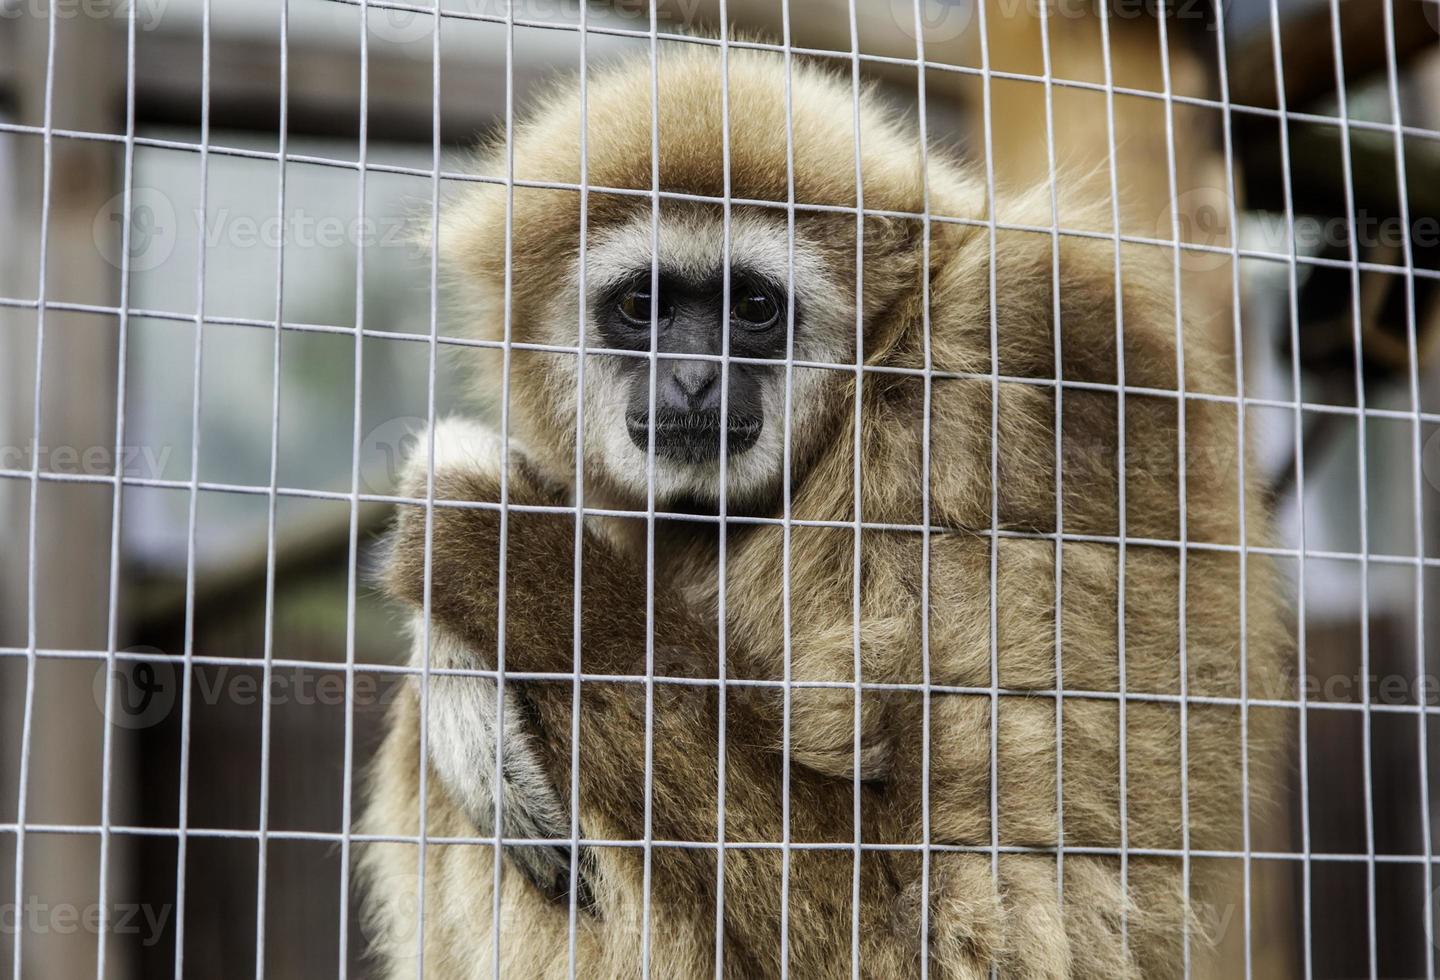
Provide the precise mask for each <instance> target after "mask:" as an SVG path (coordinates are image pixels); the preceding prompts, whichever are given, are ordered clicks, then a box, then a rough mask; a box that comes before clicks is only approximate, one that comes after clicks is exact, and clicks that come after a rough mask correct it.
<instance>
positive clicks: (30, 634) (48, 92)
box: [11, 2, 57, 980]
mask: <svg viewBox="0 0 1440 980" xmlns="http://www.w3.org/2000/svg"><path fill="white" fill-rule="evenodd" d="M56 9H57V5H56V4H55V3H53V2H52V3H51V4H50V8H49V11H48V14H49V22H48V25H47V31H46V39H45V119H44V136H43V139H44V144H43V148H42V151H41V152H42V154H43V162H42V164H41V171H42V178H41V184H42V186H41V191H40V258H39V274H38V275H39V281H38V283H37V286H36V294H35V296H36V302H35V401H34V412H35V417H34V419H32V421H31V425H32V428H31V436H30V449H31V452H30V527H29V530H28V534H27V541H26V557H25V580H26V584H27V586H28V588H27V589H26V596H25V619H26V636H25V713H24V717H23V719H22V721H21V723H20V773H19V780H20V786H19V790H18V792H17V795H16V803H15V908H16V909H17V910H18V909H21V908H24V898H25V896H24V891H25V838H26V832H25V820H26V813H27V810H28V804H29V787H30V742H31V738H32V735H33V732H34V722H35V666H36V662H37V660H38V659H39V656H38V653H37V642H36V640H37V622H38V620H37V611H36V605H37V600H38V595H37V591H36V586H35V581H36V567H37V560H36V559H37V550H36V543H37V542H36V530H35V528H36V521H37V518H38V516H39V501H40V415H41V412H40V409H41V396H42V395H43V393H44V377H45V375H44V370H45V301H46V290H45V280H46V270H47V269H48V267H49V257H50V187H51V177H52V170H53V157H54V146H53V142H54V138H55V133H54V125H55V122H54V120H55V35H56ZM24 937H25V930H24V929H21V928H18V927H17V928H16V929H15V944H14V947H13V948H12V950H11V953H12V956H13V959H14V963H13V968H14V974H15V980H20V973H21V970H20V968H21V965H22V964H23V962H24V953H23V940H24Z"/></svg>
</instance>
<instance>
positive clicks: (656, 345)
mask: <svg viewBox="0 0 1440 980" xmlns="http://www.w3.org/2000/svg"><path fill="white" fill-rule="evenodd" d="M657 2H658V0H650V378H649V384H650V390H649V393H648V397H649V410H650V414H649V419H650V431H649V434H648V435H647V436H646V440H645V839H644V862H645V866H644V870H643V890H644V895H643V896H642V905H641V913H640V929H641V933H640V975H641V977H643V978H644V980H649V978H650V886H651V877H652V875H653V871H654V867H653V866H654V860H653V858H654V855H653V853H652V852H653V850H654V817H655V814H654V808H655V807H654V803H655V429H656V428H657V426H656V421H657V418H656V415H655V383H656V372H657V369H658V367H659V361H660V359H659V356H658V354H659V350H660V41H659V31H660V24H659V16H660V15H659V10H658V7H657Z"/></svg>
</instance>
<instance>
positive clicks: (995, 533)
mask: <svg viewBox="0 0 1440 980" xmlns="http://www.w3.org/2000/svg"><path fill="white" fill-rule="evenodd" d="M1407 417H1408V416H1407ZM0 479H16V481H36V479H37V481H39V482H53V484H95V485H105V486H114V485H115V476H114V475H105V473H52V472H45V471H42V472H40V473H37V475H35V473H32V472H29V471H23V469H6V468H0ZM124 485H125V486H148V488H154V489H174V491H189V489H192V486H196V488H199V489H203V491H210V492H220V494H245V495H255V496H269V495H271V494H275V495H276V496H288V498H295V499H321V501H336V502H350V501H361V502H372V504H396V505H403V507H438V508H452V509H472V511H501V509H504V511H510V512H520V514H553V515H564V517H572V518H573V517H593V518H625V520H638V521H645V520H649V518H651V517H654V518H655V520H658V521H688V522H693V524H719V522H720V517H719V515H716V514H685V512H680V511H660V509H657V511H648V509H638V511H628V509H615V508H600V507H585V508H576V507H573V505H566V504H504V505H503V504H500V502H498V501H451V499H436V501H433V502H431V501H426V499H425V498H420V496H399V495H393V494H347V492H343V491H323V489H305V488H295V486H276V488H274V489H272V488H271V486H268V485H264V486H262V485H251V484H220V482H210V481H199V482H194V484H192V481H186V479H160V478H154V476H125V478H124ZM577 511H579V514H577ZM724 521H726V522H727V524H753V525H766V527H808V528H834V530H842V531H854V530H855V528H857V527H858V528H860V530H863V531H884V532H903V534H923V532H930V534H966V535H972V537H981V538H988V537H998V538H1011V540H1022V541H1054V540H1057V538H1058V540H1061V541H1077V543H1089V544H1110V545H1120V544H1125V545H1128V547H1152V548H1181V547H1184V548H1189V550H1195V551H1220V553H1227V554H1260V555H1269V557H1274V558H1300V557H1302V554H1300V551H1299V550H1297V548H1282V547H1273V545H1260V544H1230V543H1224V541H1197V540H1194V538H1191V540H1187V541H1178V540H1175V538H1152V537H1138V535H1125V537H1123V538H1122V537H1119V535H1115V534H1080V532H1074V531H1066V532H1063V534H1058V535H1057V534H1056V532H1054V531H1022V530H1015V528H999V530H992V528H960V527H950V525H943V524H933V525H930V527H929V528H926V527H924V525H920V524H893V522H881V521H858V522H857V521H838V520H818V518H798V517H792V518H783V517H757V515H749V514H744V515H742V514H729V515H726V518H724ZM1303 557H1305V558H1320V560H1329V561H1372V563H1378V564H1392V566H1417V564H1423V566H1424V567H1427V568H1430V567H1440V557H1428V555H1427V557H1424V558H1420V557H1417V555H1413V554H1384V553H1368V554H1361V553H1356V551H1329V550H1323V548H1306V550H1305V554H1303Z"/></svg>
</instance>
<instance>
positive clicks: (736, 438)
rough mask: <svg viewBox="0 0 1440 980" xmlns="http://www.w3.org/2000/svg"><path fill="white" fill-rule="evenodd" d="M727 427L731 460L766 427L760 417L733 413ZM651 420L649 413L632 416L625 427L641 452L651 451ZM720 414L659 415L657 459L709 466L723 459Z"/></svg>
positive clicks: (628, 415)
mask: <svg viewBox="0 0 1440 980" xmlns="http://www.w3.org/2000/svg"><path fill="white" fill-rule="evenodd" d="M728 421H729V425H728V426H726V427H725V432H726V446H725V450H726V453H727V455H729V456H732V457H733V456H738V455H739V454H740V453H743V452H745V451H746V450H747V449H749V448H750V447H751V446H753V445H755V442H756V441H757V440H758V439H759V438H760V430H761V428H762V427H763V424H764V423H763V422H762V420H761V419H760V418H759V417H757V416H751V415H738V414H736V413H734V412H731V413H730V417H729V420H728ZM649 422H650V416H649V413H648V412H630V413H628V414H627V415H626V416H625V427H626V429H628V430H629V433H630V441H631V442H633V443H634V444H635V445H636V447H637V448H639V449H640V451H641V452H648V451H649V448H650V425H649ZM720 433H721V424H720V413H719V412H689V413H679V412H673V413H672V412H659V413H657V415H656V423H655V456H656V457H657V458H659V459H668V460H673V461H675V462H677V463H710V462H714V461H715V460H717V459H719V458H720Z"/></svg>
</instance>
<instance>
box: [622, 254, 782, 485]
mask: <svg viewBox="0 0 1440 980" xmlns="http://www.w3.org/2000/svg"><path fill="white" fill-rule="evenodd" d="M651 285H652V284H651V276H650V270H649V269H644V270H637V272H636V275H635V276H634V277H633V278H632V279H630V280H629V281H627V282H625V283H622V284H621V285H619V286H617V287H616V288H614V289H612V290H610V291H609V292H607V293H606V294H605V295H604V296H603V297H601V299H600V302H599V304H598V305H597V306H596V307H595V310H596V318H597V320H598V325H599V328H600V332H601V334H602V336H603V339H604V343H605V344H606V345H607V346H609V347H613V348H618V349H625V350H635V351H646V352H648V351H649V350H650V332H651V306H652V296H651ZM723 286H724V283H723V280H722V279H721V275H720V273H719V272H718V271H717V272H716V274H715V275H713V276H711V277H709V278H707V279H705V280H703V281H694V280H689V279H686V278H682V277H680V276H676V275H672V274H668V273H666V272H665V271H664V270H661V274H660V278H659V290H658V296H659V301H658V304H656V306H657V309H656V315H657V322H656V329H657V330H658V336H657V350H659V351H660V352H661V353H675V354H700V355H719V354H721V353H722V352H723V350H724V337H725V331H726V330H727V329H728V330H729V332H730V355H731V356H732V357H750V358H774V359H779V358H782V357H784V356H785V345H786V295H785V289H784V287H783V286H782V285H780V284H779V283H776V282H773V281H771V280H770V279H768V278H766V277H763V276H759V275H756V274H754V273H752V272H750V271H748V270H746V269H743V268H734V269H732V270H731V283H730V309H729V311H728V315H726V313H727V311H725V310H724V309H723V306H724V291H723ZM796 320H797V324H798V320H799V317H798V314H797V317H796ZM617 360H618V361H621V362H622V363H621V365H620V368H621V371H622V372H623V376H624V378H625V383H626V384H627V385H628V386H629V400H628V402H627V405H626V411H625V422H626V426H627V428H628V429H629V433H630V441H631V442H633V443H634V444H635V445H636V446H638V447H639V448H640V449H641V450H648V448H649V444H650V361H649V360H648V359H647V358H639V357H624V358H617ZM777 371H778V368H777V367H769V366H766V365H759V364H748V363H743V362H742V363H735V362H733V361H732V362H731V364H730V369H729V376H730V385H729V398H728V405H727V408H728V415H729V418H728V420H726V423H725V428H726V431H727V432H728V437H727V453H728V454H729V455H730V456H732V457H733V456H738V455H740V454H741V453H743V452H745V451H746V450H747V449H749V448H750V447H751V446H753V445H755V441H756V440H757V439H759V438H760V431H761V429H762V428H763V427H764V424H765V415H764V408H763V404H762V401H761V395H762V393H763V390H764V389H763V386H764V385H765V384H767V383H773V382H774V375H775V374H776V373H777ZM720 378H721V365H720V362H719V361H718V360H708V359H690V358H679V357H662V358H659V359H657V362H656V368H655V417H656V425H655V455H656V457H657V458H659V459H668V460H672V461H675V462H682V463H692V464H698V463H708V462H711V461H713V460H715V459H718V458H719V456H720V433H721V424H722V423H721V418H720V387H721V384H720Z"/></svg>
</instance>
